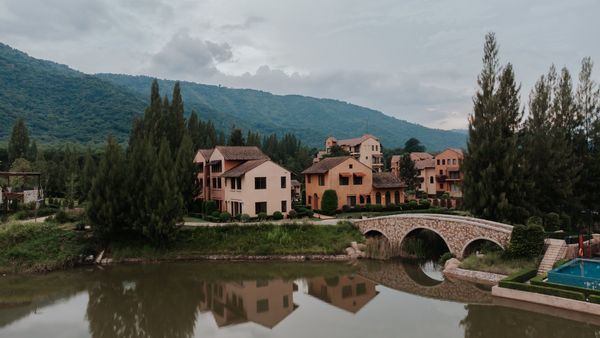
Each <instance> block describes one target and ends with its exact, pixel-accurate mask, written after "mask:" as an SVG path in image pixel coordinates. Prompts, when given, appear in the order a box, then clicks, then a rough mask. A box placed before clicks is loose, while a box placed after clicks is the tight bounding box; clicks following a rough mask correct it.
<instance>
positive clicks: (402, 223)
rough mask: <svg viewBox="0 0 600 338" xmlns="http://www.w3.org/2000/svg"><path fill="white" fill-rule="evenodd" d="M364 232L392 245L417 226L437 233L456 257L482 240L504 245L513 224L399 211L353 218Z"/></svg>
mask: <svg viewBox="0 0 600 338" xmlns="http://www.w3.org/2000/svg"><path fill="white" fill-rule="evenodd" d="M354 224H355V225H357V226H358V228H359V229H360V231H361V232H362V233H363V234H364V235H366V236H369V235H383V236H384V237H385V238H386V239H387V240H388V241H389V244H390V245H391V247H392V248H400V247H401V245H402V242H403V241H404V239H405V238H406V236H407V235H408V234H409V233H411V232H413V231H415V230H420V229H428V230H431V231H433V232H435V233H436V234H438V235H439V236H440V237H441V238H442V239H443V240H444V242H446V245H447V246H448V248H449V249H450V252H451V253H453V254H454V255H455V256H456V257H458V258H461V257H463V256H464V254H465V252H467V251H468V249H469V248H470V246H471V245H472V244H473V243H475V242H477V241H481V240H485V241H491V242H493V243H496V244H497V245H499V246H500V247H502V248H505V247H506V246H507V245H508V242H509V241H510V234H511V231H512V226H510V225H507V224H502V223H497V222H491V221H486V220H483V219H478V218H472V217H462V216H451V215H433V214H401V215H392V216H383V217H375V218H368V219H363V220H357V221H355V222H354Z"/></svg>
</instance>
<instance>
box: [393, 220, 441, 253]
mask: <svg viewBox="0 0 600 338" xmlns="http://www.w3.org/2000/svg"><path fill="white" fill-rule="evenodd" d="M420 230H429V231H431V232H433V233H434V234H436V235H438V236H439V237H440V238H441V239H442V241H443V242H444V244H445V245H446V247H447V248H448V250H450V245H448V240H447V239H446V238H444V235H443V234H442V232H441V231H439V230H438V229H434V228H433V227H428V226H420V227H415V228H413V229H410V230H409V231H407V232H406V233H405V234H404V236H402V238H400V240H399V248H400V249H401V250H402V246H403V244H404V242H405V241H406V239H407V238H408V237H410V235H411V234H413V233H415V232H417V231H420Z"/></svg>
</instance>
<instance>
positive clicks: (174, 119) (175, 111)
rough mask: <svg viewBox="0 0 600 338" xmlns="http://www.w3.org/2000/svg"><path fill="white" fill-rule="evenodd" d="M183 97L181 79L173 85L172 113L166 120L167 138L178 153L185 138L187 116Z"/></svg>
mask: <svg viewBox="0 0 600 338" xmlns="http://www.w3.org/2000/svg"><path fill="white" fill-rule="evenodd" d="M183 113H184V108H183V98H182V97H181V87H180V84H179V81H177V82H175V86H174V87H173V96H172V102H171V107H170V114H169V116H168V118H167V120H166V121H165V123H166V124H167V126H168V128H167V138H168V140H169V143H170V146H171V153H172V154H173V155H175V154H177V148H178V147H179V145H180V144H181V140H182V139H183V133H184V132H185V129H186V128H185V127H186V125H185V117H184V116H183Z"/></svg>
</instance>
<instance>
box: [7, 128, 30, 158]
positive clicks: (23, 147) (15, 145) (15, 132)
mask: <svg viewBox="0 0 600 338" xmlns="http://www.w3.org/2000/svg"><path fill="white" fill-rule="evenodd" d="M28 152H29V131H28V130H27V126H25V121H24V120H23V119H22V118H19V119H17V121H16V122H15V124H14V125H13V129H12V133H11V135H10V140H9V141H8V161H9V162H10V163H12V162H13V161H14V160H16V159H18V158H26V157H27V154H28Z"/></svg>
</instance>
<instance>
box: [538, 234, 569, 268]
mask: <svg viewBox="0 0 600 338" xmlns="http://www.w3.org/2000/svg"><path fill="white" fill-rule="evenodd" d="M546 244H547V245H548V248H547V249H546V252H545V253H544V258H543V259H542V262H541V263H540V266H539V268H538V275H541V274H544V273H546V272H548V271H550V270H552V266H553V265H554V263H556V261H558V260H560V259H563V258H564V257H565V255H566V253H567V243H565V241H564V240H560V239H550V238H549V239H546Z"/></svg>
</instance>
